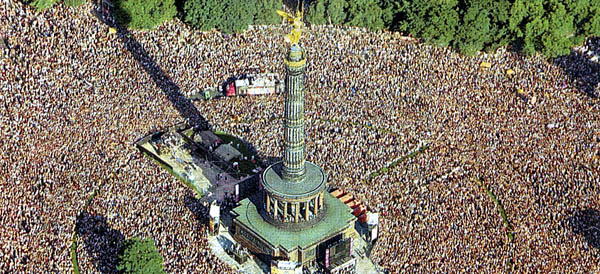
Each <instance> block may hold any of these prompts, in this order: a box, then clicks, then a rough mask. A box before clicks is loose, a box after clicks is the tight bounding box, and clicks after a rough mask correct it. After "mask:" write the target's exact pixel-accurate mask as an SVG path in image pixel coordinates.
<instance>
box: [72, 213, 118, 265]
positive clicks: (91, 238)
mask: <svg viewBox="0 0 600 274" xmlns="http://www.w3.org/2000/svg"><path fill="white" fill-rule="evenodd" d="M75 231H76V232H77V234H78V236H79V238H80V240H81V242H83V243H84V246H83V247H84V249H85V250H86V251H87V253H88V255H89V256H90V258H91V260H92V262H93V263H94V265H95V266H96V271H97V273H103V274H108V273H118V271H117V265H118V263H119V252H120V250H121V247H122V246H123V243H124V241H125V237H124V236H123V234H122V233H121V231H118V230H116V229H113V228H111V227H110V226H109V225H108V224H107V223H106V218H104V217H103V216H101V215H91V214H90V213H88V212H85V211H84V212H81V213H80V214H79V216H77V223H76V225H75ZM96 271H92V272H96Z"/></svg>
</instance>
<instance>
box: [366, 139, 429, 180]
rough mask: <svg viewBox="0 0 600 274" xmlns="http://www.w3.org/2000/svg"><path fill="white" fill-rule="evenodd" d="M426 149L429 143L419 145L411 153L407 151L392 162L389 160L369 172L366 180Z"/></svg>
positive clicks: (387, 170) (385, 171)
mask: <svg viewBox="0 0 600 274" xmlns="http://www.w3.org/2000/svg"><path fill="white" fill-rule="evenodd" d="M427 149H429V144H425V145H423V146H421V147H419V148H418V149H417V150H415V151H413V152H411V153H409V154H407V155H404V156H402V157H400V158H398V159H396V160H394V161H393V162H391V163H390V164H388V165H387V166H385V167H382V168H380V169H379V170H376V171H373V172H371V174H369V175H368V176H367V180H371V179H373V178H375V177H377V176H380V175H383V174H385V173H387V172H389V171H390V170H391V169H393V168H394V167H396V166H397V165H399V164H400V163H402V162H404V161H406V160H408V159H411V158H414V157H416V156H417V155H419V154H421V153H423V152H425V150H427Z"/></svg>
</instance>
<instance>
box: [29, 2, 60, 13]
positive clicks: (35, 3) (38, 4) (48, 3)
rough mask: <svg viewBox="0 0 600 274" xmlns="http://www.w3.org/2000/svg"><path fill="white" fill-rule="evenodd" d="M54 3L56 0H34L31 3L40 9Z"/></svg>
mask: <svg viewBox="0 0 600 274" xmlns="http://www.w3.org/2000/svg"><path fill="white" fill-rule="evenodd" d="M54 3H56V0H34V1H33V2H31V5H32V6H33V7H35V8H36V9H37V10H38V11H41V10H45V9H47V8H49V7H52V6H53V5H54Z"/></svg>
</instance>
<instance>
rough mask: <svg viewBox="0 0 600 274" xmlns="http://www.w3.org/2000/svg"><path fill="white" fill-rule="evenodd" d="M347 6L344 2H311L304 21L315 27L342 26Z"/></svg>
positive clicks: (324, 0)
mask: <svg viewBox="0 0 600 274" xmlns="http://www.w3.org/2000/svg"><path fill="white" fill-rule="evenodd" d="M347 6H348V3H347V2H346V0H316V1H313V2H312V3H311V5H310V7H309V9H308V11H307V13H306V21H307V22H309V23H311V24H315V25H323V24H334V25H341V24H344V23H345V19H346V11H345V8H346V7H347Z"/></svg>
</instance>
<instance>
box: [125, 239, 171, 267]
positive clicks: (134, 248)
mask: <svg viewBox="0 0 600 274" xmlns="http://www.w3.org/2000/svg"><path fill="white" fill-rule="evenodd" d="M163 267H164V266H163V258H162V256H161V255H160V253H158V250H157V249H156V245H155V244H154V240H153V239H149V238H147V239H143V240H141V239H139V238H131V239H128V240H127V241H125V243H124V245H123V249H122V251H121V252H120V254H119V265H118V266H117V269H118V270H119V271H120V272H122V273H126V274H137V273H139V274H141V273H144V274H155V273H161V274H162V273H166V272H165V271H164V270H163Z"/></svg>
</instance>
